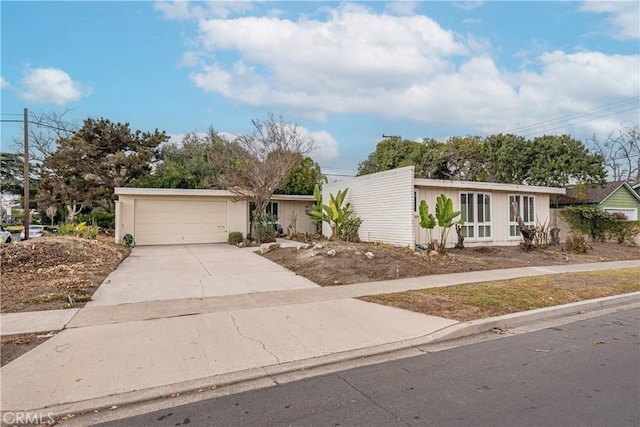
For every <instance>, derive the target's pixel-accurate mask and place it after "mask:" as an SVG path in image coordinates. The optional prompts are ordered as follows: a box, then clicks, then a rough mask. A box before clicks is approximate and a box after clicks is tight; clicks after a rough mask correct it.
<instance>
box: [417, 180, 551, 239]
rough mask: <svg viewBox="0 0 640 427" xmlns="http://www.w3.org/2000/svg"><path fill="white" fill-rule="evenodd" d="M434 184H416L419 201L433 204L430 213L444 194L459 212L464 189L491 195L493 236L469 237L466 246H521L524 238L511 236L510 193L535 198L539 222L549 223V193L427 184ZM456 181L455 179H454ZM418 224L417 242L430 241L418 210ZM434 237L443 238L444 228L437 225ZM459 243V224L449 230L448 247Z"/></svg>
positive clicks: (422, 181) (425, 181) (434, 182)
mask: <svg viewBox="0 0 640 427" xmlns="http://www.w3.org/2000/svg"><path fill="white" fill-rule="evenodd" d="M427 183H428V184H431V182H429V181H428V180H421V182H420V184H422V185H420V186H418V187H416V191H417V195H418V204H420V201H421V200H425V201H426V202H427V204H428V205H429V212H430V213H433V214H434V215H435V210H436V199H437V197H438V196H439V195H440V194H444V195H445V196H447V197H449V198H451V199H452V201H453V209H454V210H456V211H459V210H460V193H461V192H482V193H484V194H490V195H491V233H492V237H491V239H488V240H482V241H470V240H469V239H467V240H465V241H464V244H465V246H469V247H473V246H487V245H500V246H502V245H517V244H518V243H520V242H521V241H522V237H521V236H520V237H516V238H512V237H509V212H510V209H511V207H510V205H509V195H510V194H520V195H526V196H531V197H534V200H535V202H534V207H535V216H536V221H537V222H538V223H539V224H544V223H545V221H546V222H547V224H549V221H550V219H549V218H550V217H549V195H548V194H543V193H527V192H513V193H512V192H505V191H500V190H493V191H492V190H488V189H483V188H482V187H476V188H465V187H463V186H460V187H458V188H451V186H449V187H443V186H433V187H426V186H425V184H427ZM454 183H455V181H454ZM433 184H439V182H437V181H435V180H434V181H433ZM459 219H460V217H457V218H456V221H457V220H459ZM414 227H415V234H416V241H417V242H418V243H420V244H423V245H426V244H427V240H428V239H427V232H426V230H425V229H423V228H422V227H420V217H419V215H418V213H417V212H416V213H415V214H414ZM433 238H434V239H440V227H438V226H436V228H435V229H434V230H433ZM456 242H457V234H456V231H455V227H451V230H450V232H449V237H448V239H447V247H453V246H454V245H455V243H456Z"/></svg>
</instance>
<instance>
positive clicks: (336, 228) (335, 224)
mask: <svg viewBox="0 0 640 427" xmlns="http://www.w3.org/2000/svg"><path fill="white" fill-rule="evenodd" d="M347 191H349V189H348V188H346V189H345V190H344V191H341V190H339V191H338V193H337V194H336V195H335V196H334V195H333V194H329V204H328V205H323V204H322V194H321V193H320V188H319V186H318V185H316V187H315V188H314V191H313V197H314V199H315V200H316V203H315V205H314V206H313V207H312V208H311V210H310V211H309V213H307V215H308V216H309V217H310V218H311V221H312V222H313V223H314V224H315V225H316V226H318V224H321V223H323V222H326V223H327V224H329V226H330V227H331V238H332V239H334V238H338V237H340V235H341V233H342V226H343V225H344V223H345V222H346V220H347V219H349V218H350V217H351V214H352V213H353V210H352V209H351V203H347V204H346V205H344V206H342V204H343V203H344V199H345V197H346V196H347Z"/></svg>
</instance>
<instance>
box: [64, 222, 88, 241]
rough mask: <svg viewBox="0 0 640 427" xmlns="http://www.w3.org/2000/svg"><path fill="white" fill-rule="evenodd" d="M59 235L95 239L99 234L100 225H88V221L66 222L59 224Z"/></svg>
mask: <svg viewBox="0 0 640 427" xmlns="http://www.w3.org/2000/svg"><path fill="white" fill-rule="evenodd" d="M58 235H60V236H75V237H82V238H85V239H95V238H96V237H97V236H98V227H97V226H95V225H87V223H86V222H81V223H80V224H74V223H71V222H65V223H64V224H60V225H59V226H58Z"/></svg>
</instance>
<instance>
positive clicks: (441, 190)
mask: <svg viewBox="0 0 640 427" xmlns="http://www.w3.org/2000/svg"><path fill="white" fill-rule="evenodd" d="M346 188H348V189H349V190H348V192H347V197H346V199H345V203H346V202H349V203H351V205H352V209H353V211H354V214H355V215H356V216H358V217H360V218H362V220H363V222H362V225H361V226H360V232H359V235H360V239H361V240H364V241H369V242H383V243H389V244H393V245H398V246H413V245H414V244H415V243H419V244H422V245H426V244H427V243H428V242H427V231H426V230H425V229H423V228H422V227H420V216H419V213H418V206H419V204H420V202H421V201H422V200H425V201H426V202H427V204H428V205H429V212H431V213H434V215H435V207H436V198H437V197H438V196H439V195H440V194H445V195H446V196H447V197H449V198H451V199H452V201H453V206H454V210H459V211H461V212H462V214H461V217H458V219H460V218H462V219H463V220H464V226H463V233H464V235H465V236H466V237H465V241H464V243H465V245H467V246H477V245H516V244H518V243H519V242H520V241H521V240H522V236H521V235H520V231H519V229H518V227H517V224H516V222H515V217H514V215H513V212H512V209H511V203H512V202H514V201H515V202H516V203H517V204H518V206H519V207H520V209H519V210H520V215H521V216H522V218H523V220H524V222H525V223H526V224H530V225H536V224H544V223H549V221H550V214H549V200H550V196H551V195H563V194H565V189H564V188H551V187H538V186H531V185H514V184H497V183H490V182H471V181H448V180H437V179H421V178H414V167H413V166H407V167H403V168H398V169H393V170H389V171H385V172H379V173H374V174H370V175H363V176H359V177H355V178H350V179H345V180H341V181H337V182H332V183H329V184H325V185H324V186H323V189H322V198H323V200H324V201H326V200H328V199H329V194H333V195H335V194H336V193H337V192H338V191H339V190H344V189H346ZM325 203H326V202H325ZM323 233H324V235H325V236H329V235H330V234H331V230H330V228H329V227H328V226H327V225H326V224H323ZM439 235H440V232H439V227H438V226H436V228H435V229H434V234H433V237H434V238H439ZM456 241H457V238H456V232H455V229H454V227H452V228H451V231H450V233H449V238H448V240H447V244H448V246H453V245H454V244H455V243H456Z"/></svg>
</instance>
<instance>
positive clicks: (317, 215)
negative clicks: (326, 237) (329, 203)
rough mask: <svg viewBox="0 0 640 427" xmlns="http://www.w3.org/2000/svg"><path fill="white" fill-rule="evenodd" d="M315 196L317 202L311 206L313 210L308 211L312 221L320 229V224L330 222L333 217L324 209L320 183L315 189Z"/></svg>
mask: <svg viewBox="0 0 640 427" xmlns="http://www.w3.org/2000/svg"><path fill="white" fill-rule="evenodd" d="M313 198H314V199H315V201H316V202H315V203H314V204H313V206H312V207H311V210H310V211H309V212H307V215H308V216H309V218H311V222H312V223H313V225H315V226H316V229H317V230H319V229H320V224H322V223H323V222H326V223H330V218H331V217H330V216H329V215H328V213H326V212H325V211H324V209H323V205H322V193H321V192H320V186H319V185H318V184H316V186H315V187H314V189H313Z"/></svg>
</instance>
